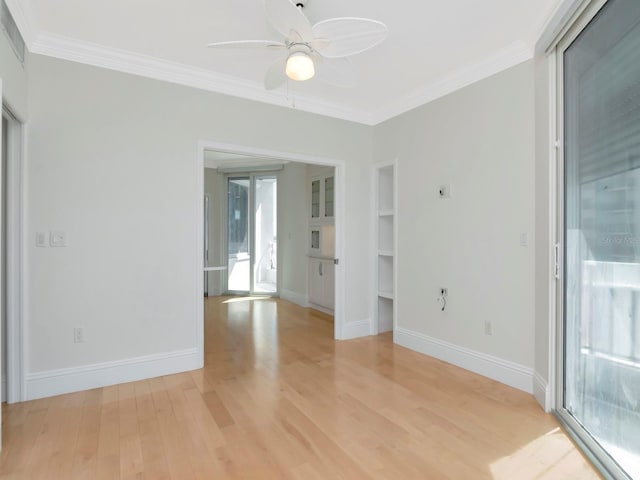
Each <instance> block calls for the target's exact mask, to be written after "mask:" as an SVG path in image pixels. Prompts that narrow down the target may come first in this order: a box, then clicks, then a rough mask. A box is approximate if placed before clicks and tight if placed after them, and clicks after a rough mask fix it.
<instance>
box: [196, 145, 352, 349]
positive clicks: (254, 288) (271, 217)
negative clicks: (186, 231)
mask: <svg viewBox="0 0 640 480" xmlns="http://www.w3.org/2000/svg"><path fill="white" fill-rule="evenodd" d="M200 159H201V162H202V163H201V167H202V171H203V182H202V183H203V191H202V192H201V196H199V200H198V204H199V205H203V206H204V205H205V202H203V201H202V198H203V197H204V196H205V195H206V196H208V198H209V200H208V205H209V207H208V208H209V213H208V216H207V218H208V223H209V225H208V228H207V225H206V222H205V224H203V229H204V230H205V231H203V236H202V237H201V238H203V247H204V246H205V245H207V246H208V253H206V254H205V255H204V259H203V261H204V262H205V265H206V267H205V271H206V274H207V279H206V280H203V285H202V287H203V288H204V283H205V282H206V283H207V284H208V285H207V290H206V292H205V295H208V296H217V295H223V294H239V295H257V296H277V297H280V298H282V299H284V300H287V301H291V302H293V303H296V304H298V305H302V306H304V307H311V308H313V309H314V310H319V311H320V312H325V313H330V314H332V315H333V320H334V321H333V323H334V338H336V339H340V338H341V337H342V318H343V317H342V315H343V304H342V295H341V294H340V292H341V289H342V285H343V272H342V268H341V265H339V262H337V258H339V256H340V252H341V248H342V238H341V232H342V229H341V228H342V221H343V219H342V216H341V212H342V211H343V208H344V206H343V204H342V199H343V198H344V196H343V195H344V191H343V188H344V184H343V178H344V177H343V171H344V170H343V169H344V164H343V162H341V161H336V160H329V159H323V158H316V157H312V156H305V155H299V154H290V153H287V152H275V151H271V150H259V149H254V148H247V147H241V146H234V145H227V144H218V143H215V142H201V144H200ZM319 178H320V179H321V181H320V182H318V179H319ZM319 184H320V185H321V186H322V188H321V190H322V193H319V192H318V188H315V190H314V188H313V187H317V186H318V185H319ZM322 194H323V196H322ZM314 195H315V196H314ZM319 202H323V203H322V206H319ZM203 214H204V212H203ZM206 235H208V238H206V239H205V238H204V237H205V236H206ZM319 242H320V243H319ZM200 251H202V250H200ZM314 262H315V263H314ZM318 262H322V266H318V265H316V264H318ZM316 272H319V273H318V275H319V279H320V280H322V281H321V282H320V281H318V279H317V278H315V277H314V276H313V275H311V274H312V273H316ZM200 278H202V277H200ZM319 285H322V291H321V294H318V292H319V291H320V290H318V289H317V288H315V287H318V286H319ZM200 298H202V296H200ZM329 300H330V301H329ZM316 302H320V303H316ZM323 305H329V307H330V308H326V307H324V306H323ZM202 314H203V316H204V305H203V310H202Z"/></svg>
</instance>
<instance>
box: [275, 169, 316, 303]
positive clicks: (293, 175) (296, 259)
mask: <svg viewBox="0 0 640 480" xmlns="http://www.w3.org/2000/svg"><path fill="white" fill-rule="evenodd" d="M308 168H309V167H308V166H307V165H305V164H303V163H296V162H293V163H287V164H286V165H285V166H284V170H282V172H280V174H279V176H278V230H279V232H278V256H279V257H280V270H281V271H280V295H281V296H282V297H283V298H287V299H289V300H291V301H295V302H296V303H299V304H301V305H306V303H307V301H308V285H307V283H308V276H307V271H308V264H307V241H308V235H309V195H310V191H309V190H310V189H309V182H308V181H307V169H308Z"/></svg>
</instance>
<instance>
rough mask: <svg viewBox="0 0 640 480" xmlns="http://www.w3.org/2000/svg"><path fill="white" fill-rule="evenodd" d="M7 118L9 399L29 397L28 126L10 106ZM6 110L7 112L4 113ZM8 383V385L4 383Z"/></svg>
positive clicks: (9, 400)
mask: <svg viewBox="0 0 640 480" xmlns="http://www.w3.org/2000/svg"><path fill="white" fill-rule="evenodd" d="M3 110H4V112H6V117H8V119H7V137H8V138H7V140H8V144H7V196H6V198H7V203H8V205H7V206H8V209H7V297H6V302H7V384H6V388H7V390H6V399H7V403H16V402H21V401H24V400H26V374H25V363H26V362H25V356H26V349H25V326H24V320H23V319H24V298H23V292H24V274H23V272H24V265H25V257H24V248H23V239H24V229H25V228H26V226H25V224H24V221H23V219H24V193H25V186H24V158H25V151H26V126H25V124H24V123H22V122H21V121H20V119H19V118H17V117H16V116H15V114H14V113H13V111H12V110H11V108H10V107H6V108H3ZM4 112H3V114H4ZM3 387H4V385H3Z"/></svg>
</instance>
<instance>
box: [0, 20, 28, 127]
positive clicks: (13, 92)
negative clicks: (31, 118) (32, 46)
mask: <svg viewBox="0 0 640 480" xmlns="http://www.w3.org/2000/svg"><path fill="white" fill-rule="evenodd" d="M29 59H30V55H29V54H28V53H26V52H25V62H24V64H22V63H20V60H18V57H17V56H16V54H15V52H14V51H13V48H12V47H11V44H10V43H9V40H8V39H7V36H6V34H5V33H4V31H1V29H0V78H1V79H2V97H3V101H4V102H5V103H6V104H7V105H9V107H10V108H11V111H12V112H13V113H14V114H15V115H16V116H17V117H18V118H20V120H22V121H25V120H26V118H27V69H28V65H29Z"/></svg>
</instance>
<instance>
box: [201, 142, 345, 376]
mask: <svg viewBox="0 0 640 480" xmlns="http://www.w3.org/2000/svg"><path fill="white" fill-rule="evenodd" d="M205 150H216V151H219V152H225V153H232V154H237V155H244V156H253V157H263V158H274V159H278V160H284V161H290V162H300V163H307V164H313V165H324V166H327V167H335V195H336V197H335V202H336V205H335V229H336V238H335V242H336V243H335V258H338V259H340V261H339V263H338V264H337V265H336V269H335V275H336V277H335V282H336V283H335V310H334V338H335V339H336V340H341V339H342V338H344V334H343V327H344V324H345V319H344V312H345V305H344V298H345V296H344V285H345V279H344V275H345V272H344V262H345V260H344V226H345V213H346V195H345V194H346V190H345V188H346V187H345V185H346V183H345V169H346V162H345V161H344V160H339V159H334V158H327V157H320V156H316V155H308V154H301V153H294V152H288V151H281V150H275V149H271V148H261V147H253V146H249V145H242V144H232V143H226V142H220V141H216V140H207V139H203V140H200V141H199V142H198V146H197V157H196V159H197V160H196V168H197V171H196V182H197V186H196V192H195V193H196V196H195V202H196V211H197V212H198V231H197V232H196V233H197V235H196V238H197V244H196V250H195V251H196V258H197V262H196V267H197V271H196V279H197V289H196V290H197V292H198V295H197V305H198V308H197V311H196V314H197V315H198V318H197V324H196V325H197V328H196V330H197V332H196V335H197V346H198V351H199V358H200V363H201V364H204V299H203V298H202V295H201V292H202V289H203V288H204V285H203V282H204V278H203V275H202V272H203V268H204V263H203V256H202V249H203V242H204V222H203V215H204V212H203V208H204V207H203V202H202V196H203V195H204V152H205Z"/></svg>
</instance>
